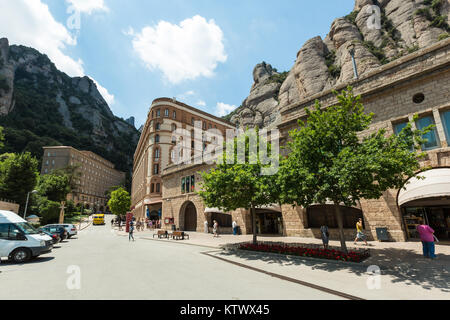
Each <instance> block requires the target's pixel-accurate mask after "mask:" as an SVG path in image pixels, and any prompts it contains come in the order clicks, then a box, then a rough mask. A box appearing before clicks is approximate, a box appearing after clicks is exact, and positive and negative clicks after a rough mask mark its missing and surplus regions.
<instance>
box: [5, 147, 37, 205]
mask: <svg viewBox="0 0 450 320" xmlns="http://www.w3.org/2000/svg"><path fill="white" fill-rule="evenodd" d="M38 176H39V173H38V161H37V159H36V158H34V157H32V156H31V154H30V153H22V154H4V155H2V156H1V159H0V198H4V199H8V200H12V201H15V202H16V203H18V204H19V205H20V207H21V212H23V211H22V210H24V207H25V202H26V199H27V194H28V192H30V191H32V190H33V189H34V187H35V186H36V182H37V179H38Z"/></svg>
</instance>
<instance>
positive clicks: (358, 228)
mask: <svg viewBox="0 0 450 320" xmlns="http://www.w3.org/2000/svg"><path fill="white" fill-rule="evenodd" d="M358 240H362V241H364V243H365V244H366V246H367V245H368V244H367V239H366V235H365V234H364V231H363V223H362V218H359V220H358V222H357V223H356V238H355V241H354V244H356V242H358Z"/></svg>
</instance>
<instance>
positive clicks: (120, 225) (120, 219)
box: [118, 217, 122, 231]
mask: <svg viewBox="0 0 450 320" xmlns="http://www.w3.org/2000/svg"><path fill="white" fill-rule="evenodd" d="M118 220H119V231H122V217H119V218H118Z"/></svg>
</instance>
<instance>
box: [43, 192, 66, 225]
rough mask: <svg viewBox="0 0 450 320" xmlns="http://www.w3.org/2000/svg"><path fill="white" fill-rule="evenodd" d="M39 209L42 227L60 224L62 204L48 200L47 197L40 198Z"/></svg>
mask: <svg viewBox="0 0 450 320" xmlns="http://www.w3.org/2000/svg"><path fill="white" fill-rule="evenodd" d="M38 208H39V213H38V215H39V216H40V217H41V219H40V220H41V221H40V223H41V225H43V226H45V225H47V224H51V223H58V221H59V214H60V211H61V204H60V203H58V202H55V201H51V200H48V199H47V198H46V197H39V199H38Z"/></svg>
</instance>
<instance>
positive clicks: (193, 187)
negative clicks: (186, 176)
mask: <svg viewBox="0 0 450 320" xmlns="http://www.w3.org/2000/svg"><path fill="white" fill-rule="evenodd" d="M191 192H195V176H191Z"/></svg>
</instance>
